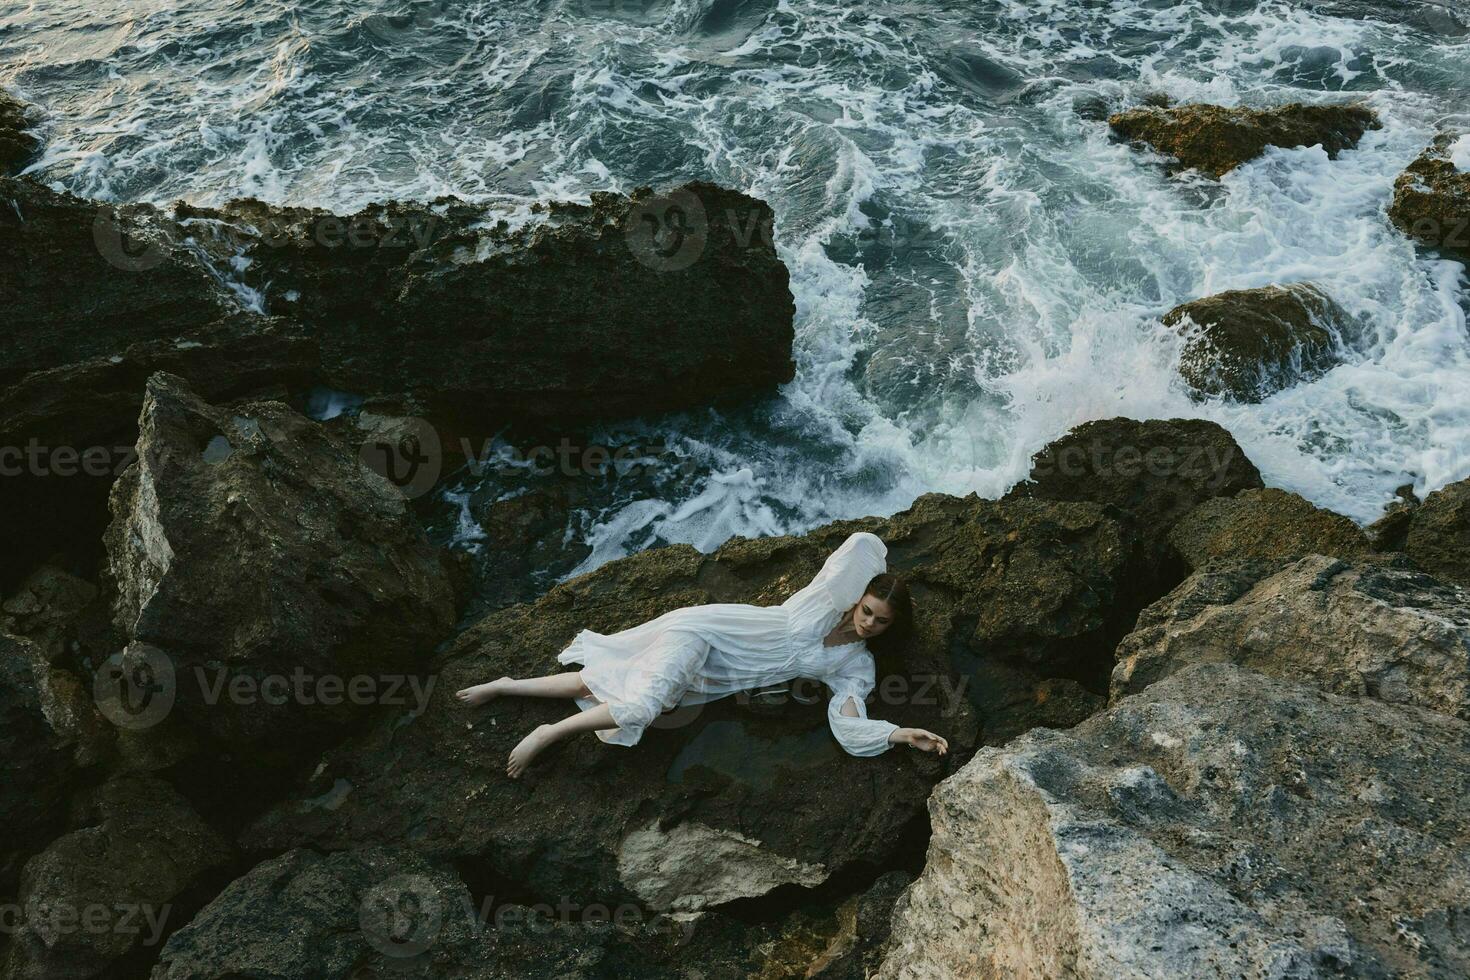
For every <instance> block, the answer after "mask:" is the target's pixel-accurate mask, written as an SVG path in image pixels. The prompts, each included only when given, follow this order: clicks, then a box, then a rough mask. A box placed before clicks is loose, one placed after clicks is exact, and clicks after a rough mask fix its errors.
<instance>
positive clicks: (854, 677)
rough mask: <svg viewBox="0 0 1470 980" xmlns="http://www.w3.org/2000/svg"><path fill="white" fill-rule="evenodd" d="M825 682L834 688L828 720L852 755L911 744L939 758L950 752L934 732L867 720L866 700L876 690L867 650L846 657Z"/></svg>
mask: <svg viewBox="0 0 1470 980" xmlns="http://www.w3.org/2000/svg"><path fill="white" fill-rule="evenodd" d="M825 681H826V683H827V686H828V687H830V688H831V689H832V700H831V701H830V702H828V705H827V721H828V723H829V724H830V725H831V726H832V734H833V735H834V736H835V737H836V739H837V742H838V744H839V745H841V746H842V748H843V749H844V750H845V751H846V752H847V753H848V754H849V755H858V756H874V755H881V754H882V753H884V752H886V751H888V748H889V746H893V745H912V746H913V747H914V748H916V749H920V750H922V751H924V752H938V753H939V754H940V755H943V754H944V753H946V752H948V751H949V743H948V742H947V741H945V740H944V739H943V738H942V737H941V736H939V735H935V734H934V733H933V732H928V731H925V730H924V729H922V728H900V727H899V726H897V725H895V724H893V723H892V722H889V721H883V720H881V719H878V718H869V717H868V709H867V707H866V704H865V699H866V698H867V696H868V694H869V692H871V691H872V690H873V683H874V668H873V658H872V655H871V654H869V653H868V652H867V651H861V652H859V653H857V654H854V655H853V656H851V657H849V658H847V660H845V661H844V662H843V663H842V664H841V665H840V666H839V667H838V668H837V669H836V670H835V671H833V672H832V673H831V674H829V675H827V677H826V678H825Z"/></svg>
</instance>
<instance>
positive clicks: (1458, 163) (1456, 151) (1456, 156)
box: [1450, 134, 1470, 174]
mask: <svg viewBox="0 0 1470 980" xmlns="http://www.w3.org/2000/svg"><path fill="white" fill-rule="evenodd" d="M1450 162H1451V163H1453V164H1454V165H1455V169H1456V170H1458V171H1460V172H1461V173H1467V174H1470V134H1467V135H1465V136H1461V137H1460V138H1459V139H1457V140H1455V141H1454V142H1453V143H1451V144H1450Z"/></svg>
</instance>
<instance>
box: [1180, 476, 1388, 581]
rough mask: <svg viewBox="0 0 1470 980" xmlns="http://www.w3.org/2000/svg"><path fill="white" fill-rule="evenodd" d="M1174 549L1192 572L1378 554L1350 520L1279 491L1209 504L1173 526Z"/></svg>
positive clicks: (1214, 500) (1250, 493)
mask: <svg viewBox="0 0 1470 980" xmlns="http://www.w3.org/2000/svg"><path fill="white" fill-rule="evenodd" d="M1169 543H1170V544H1172V545H1173V546H1174V548H1175V550H1176V551H1178V552H1179V554H1180V555H1182V556H1183V557H1184V561H1185V564H1187V565H1188V566H1189V569H1190V571H1196V570H1198V569H1199V568H1200V567H1201V566H1202V565H1204V564H1205V563H1206V562H1208V561H1210V560H1211V559H1214V558H1281V557H1301V556H1303V555H1311V554H1318V555H1332V556H1333V557H1336V558H1355V557H1359V556H1362V555H1366V554H1368V553H1370V552H1371V551H1372V550H1373V549H1372V546H1371V545H1370V544H1369V543H1368V538H1367V536H1365V535H1364V534H1363V530H1362V528H1360V527H1358V525H1357V524H1356V523H1354V522H1353V520H1352V519H1351V518H1348V517H1344V516H1342V515H1341V514H1334V513H1333V512H1332V511H1330V510H1322V509H1321V508H1319V507H1315V506H1313V505H1312V504H1311V503H1309V502H1308V501H1307V500H1305V499H1303V498H1302V497H1299V496H1298V495H1296V494H1294V493H1288V492H1287V491H1285V490H1277V489H1275V488H1274V487H1269V488H1267V489H1265V490H1242V491H1241V492H1240V493H1239V494H1237V495H1236V496H1234V497H1213V498H1211V499H1210V500H1206V501H1204V502H1203V503H1201V504H1200V505H1199V506H1198V507H1196V508H1194V510H1192V511H1190V512H1189V513H1188V514H1185V515H1184V517H1183V518H1182V519H1181V520H1180V521H1179V523H1178V524H1176V525H1174V530H1172V531H1170V532H1169Z"/></svg>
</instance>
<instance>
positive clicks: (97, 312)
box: [0, 177, 237, 385]
mask: <svg viewBox="0 0 1470 980" xmlns="http://www.w3.org/2000/svg"><path fill="white" fill-rule="evenodd" d="M185 237H186V233H185V231H184V229H181V228H179V227H178V225H177V224H175V223H174V222H171V221H169V220H168V219H167V218H166V217H165V215H164V214H163V213H162V212H160V211H159V210H158V209H157V208H154V207H152V206H151V205H142V204H134V205H121V206H113V205H110V204H99V203H97V202H94V201H86V200H83V199H81V198H79V197H73V196H72V195H70V194H61V193H57V192H56V191H53V190H51V189H49V188H47V187H45V186H43V185H41V184H38V183H36V182H35V181H32V180H27V179H15V178H6V177H0V309H3V310H5V331H4V335H3V337H0V382H3V383H4V384H6V385H9V384H13V383H14V382H16V381H18V380H19V379H21V378H22V377H24V376H25V375H27V374H29V373H30V372H32V371H41V370H46V369H48V368H55V367H60V366H63V365H66V364H73V363H76V362H78V361H84V360H87V359H90V358H94V357H111V356H113V355H116V354H120V353H121V352H122V351H124V350H126V349H127V348H128V347H130V346H132V345H133V344H136V343H140V342H142V341H149V340H152V341H174V340H176V339H182V340H184V341H186V342H187V341H188V340H190V339H191V338H192V337H193V335H194V334H195V333H196V332H197V331H198V330H199V329H200V328H202V327H203V326H204V325H206V324H208V323H211V322H213V321H215V320H218V319H219V318H220V317H222V316H224V315H225V314H227V313H230V312H233V311H234V310H235V309H236V308H237V307H236V303H235V301H234V299H233V298H232V294H231V293H230V292H229V290H228V289H226V288H225V287H224V286H223V285H222V284H221V281H220V277H219V276H217V275H216V274H215V273H214V272H213V271H212V270H211V269H210V268H209V267H208V266H207V265H206V264H205V263H203V262H202V261H201V260H200V259H199V257H198V255H197V254H196V253H195V251H193V250H192V249H191V248H189V247H188V246H187V245H186V244H185V242H184V241H183V239H184V238H185Z"/></svg>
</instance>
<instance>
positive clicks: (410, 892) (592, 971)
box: [152, 846, 904, 980]
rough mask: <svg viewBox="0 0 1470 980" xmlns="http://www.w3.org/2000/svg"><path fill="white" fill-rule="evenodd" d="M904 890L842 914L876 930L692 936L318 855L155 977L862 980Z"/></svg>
mask: <svg viewBox="0 0 1470 980" xmlns="http://www.w3.org/2000/svg"><path fill="white" fill-rule="evenodd" d="M898 874H901V873H898ZM903 880H904V879H903V878H895V877H893V876H889V879H888V880H887V881H881V880H880V883H879V884H876V885H875V886H874V887H873V888H871V889H869V891H868V892H867V893H866V894H864V895H863V896H861V897H860V898H858V897H855V898H854V899H853V900H851V901H850V902H848V903H845V905H844V910H847V909H849V908H851V909H853V911H855V912H856V916H854V918H856V919H858V921H861V922H863V923H864V925H868V924H871V925H872V926H874V927H875V928H874V930H873V931H871V932H869V931H865V932H864V933H863V934H862V935H847V934H845V930H844V926H846V925H847V924H848V923H847V922H835V921H829V920H830V918H831V917H826V916H821V917H815V918H816V920H817V921H813V917H807V916H803V915H801V914H800V913H798V914H795V915H793V916H790V917H788V920H787V921H782V920H780V919H777V920H775V921H772V922H769V923H767V922H756V921H742V920H740V919H736V918H734V917H728V916H722V915H719V914H717V913H710V914H709V915H706V916H704V917H703V918H701V920H700V921H699V922H698V924H697V925H696V924H694V923H691V922H682V921H678V920H675V919H674V918H673V917H671V916H667V915H661V914H657V913H649V912H647V911H645V910H644V909H641V908H639V907H637V906H634V905H627V904H608V903H603V902H586V901H581V900H578V899H577V898H576V897H575V896H569V895H563V896H557V897H551V898H548V899H546V900H543V901H535V900H531V899H529V898H527V897H526V896H525V895H524V894H523V893H520V892H517V891H515V890H514V889H505V890H502V887H501V886H500V885H499V884H497V883H494V882H474V883H471V882H467V881H465V880H462V879H461V878H460V876H459V874H458V873H457V872H456V871H455V870H454V869H453V868H451V867H449V866H448V865H445V864H443V863H439V862H433V861H429V860H426V859H425V858H424V857H423V856H422V855H419V854H416V853H414V852H413V851H412V850H410V849H408V848H405V847H376V846H374V847H359V848H353V849H351V850H347V851H339V852H335V853H332V854H326V855H323V854H319V853H317V852H315V851H312V850H308V849H305V848H302V849H295V850H291V851H287V852H286V853H284V854H281V855H279V856H276V857H272V858H270V859H268V860H266V861H263V862H261V863H260V864H259V865H257V866H256V867H255V868H254V869H252V870H251V871H250V872H249V873H247V874H245V875H244V876H242V877H241V878H239V879H237V880H236V881H235V882H233V883H232V884H230V885H229V886H228V887H227V888H225V889H224V890H223V891H222V892H220V893H219V895H218V896H217V897H216V898H215V899H214V901H212V902H211V903H210V904H209V905H208V906H207V907H206V908H205V909H204V910H203V911H201V912H200V913H199V914H198V915H197V916H195V917H194V918H193V920H191V921H190V922H189V923H188V925H186V926H184V927H183V928H182V929H180V930H179V931H178V932H176V933H174V934H173V936H172V937H171V938H170V939H169V941H168V945H167V946H166V947H165V948H164V950H163V952H162V955H161V956H160V957H159V958H158V962H157V964H156V965H155V966H154V968H153V972H152V977H153V980H220V978H224V977H281V978H288V977H289V978H295V977H312V978H316V980H353V978H359V977H365V976H373V977H378V976H384V977H386V976H400V977H415V978H431V977H456V978H460V980H605V978H609V977H640V978H642V977H647V978H649V980H686V978H688V977H690V976H691V973H692V971H697V975H700V976H705V977H710V978H729V980H735V978H742V977H758V976H759V977H769V978H771V980H775V978H777V977H788V976H793V975H802V973H804V972H805V971H806V968H807V964H808V963H810V962H811V961H812V959H813V958H815V956H816V955H817V954H818V953H819V952H821V951H822V950H823V949H824V948H827V947H832V951H831V956H830V959H831V960H832V962H831V963H829V964H826V965H825V966H824V967H822V970H823V972H818V970H817V969H813V971H812V972H811V973H810V974H807V975H809V976H821V977H824V978H832V980H861V977H862V976H863V973H862V972H861V969H860V966H861V964H862V963H863V962H864V959H865V958H866V957H871V955H872V945H873V944H872V938H873V936H875V935H877V936H881V935H882V931H881V925H882V923H881V922H880V921H879V915H880V914H881V912H882V911H886V909H885V904H886V907H887V908H891V906H892V902H893V897H894V894H893V893H894V891H895V890H896V889H895V885H897V886H899V887H901V885H902V882H903ZM472 884H473V886H474V887H472ZM884 917H886V916H884ZM836 918H839V919H842V918H845V917H844V916H843V914H842V913H839V914H838V916H837V917H836ZM849 921H850V920H849ZM854 968H857V969H854Z"/></svg>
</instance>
